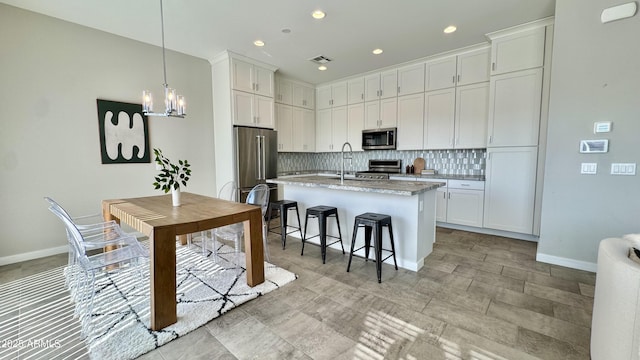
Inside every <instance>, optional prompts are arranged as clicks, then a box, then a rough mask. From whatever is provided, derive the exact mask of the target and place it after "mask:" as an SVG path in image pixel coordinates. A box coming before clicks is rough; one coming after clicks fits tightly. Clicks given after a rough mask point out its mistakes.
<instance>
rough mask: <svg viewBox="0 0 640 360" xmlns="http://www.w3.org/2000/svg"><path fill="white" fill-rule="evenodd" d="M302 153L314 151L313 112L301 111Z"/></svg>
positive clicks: (314, 124) (314, 123)
mask: <svg viewBox="0 0 640 360" xmlns="http://www.w3.org/2000/svg"><path fill="white" fill-rule="evenodd" d="M302 120H303V121H302V123H303V124H302V137H303V139H304V141H303V143H302V151H304V152H313V151H316V119H315V116H314V112H313V111H311V110H309V109H304V110H302Z"/></svg>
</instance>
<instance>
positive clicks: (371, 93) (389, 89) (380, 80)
mask: <svg viewBox="0 0 640 360" xmlns="http://www.w3.org/2000/svg"><path fill="white" fill-rule="evenodd" d="M396 96H398V72H397V70H396V69H393V70H388V71H384V72H381V73H377V74H371V75H367V76H365V77H364V100H365V101H372V100H380V99H388V98H392V97H396Z"/></svg>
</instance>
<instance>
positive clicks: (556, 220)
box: [538, 0, 640, 270]
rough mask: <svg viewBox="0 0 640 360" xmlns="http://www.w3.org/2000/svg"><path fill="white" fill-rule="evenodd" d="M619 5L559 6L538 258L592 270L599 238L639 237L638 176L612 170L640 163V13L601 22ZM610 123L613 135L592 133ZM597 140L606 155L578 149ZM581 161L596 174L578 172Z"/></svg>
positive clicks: (609, 1)
mask: <svg viewBox="0 0 640 360" xmlns="http://www.w3.org/2000/svg"><path fill="white" fill-rule="evenodd" d="M619 3H620V2H619V1H617V0H600V1H582V0H557V1H556V15H555V20H556V21H555V35H554V46H553V60H552V71H551V92H550V94H551V97H550V104H549V127H548V145H547V158H546V170H545V177H544V193H543V200H542V219H541V232H540V241H539V245H538V259H539V260H543V261H548V262H553V263H561V264H563V265H568V266H572V267H577V268H585V269H591V270H595V263H596V258H597V251H598V244H599V242H600V240H602V239H604V238H606V237H617V236H621V235H623V234H628V233H640V172H638V174H637V175H636V176H614V175H610V173H609V172H610V168H611V163H612V162H629V163H632V162H635V163H637V164H638V165H640V149H639V148H638V143H639V142H638V139H639V138H640V66H639V65H640V45H639V42H638V34H640V16H639V15H638V14H636V16H634V17H632V18H629V19H625V20H620V21H615V22H611V23H608V24H602V23H600V13H601V12H602V10H603V9H604V8H607V7H610V6H614V5H618V4H619ZM605 120H606V121H612V122H613V131H612V132H610V133H606V134H598V135H595V134H594V133H593V123H594V122H596V121H605ZM600 138H603V139H609V152H608V153H606V154H581V153H579V152H578V144H579V142H580V140H583V139H600ZM582 162H594V163H597V164H598V173H597V174H596V175H580V164H581V163H582ZM637 170H640V168H638V169H637Z"/></svg>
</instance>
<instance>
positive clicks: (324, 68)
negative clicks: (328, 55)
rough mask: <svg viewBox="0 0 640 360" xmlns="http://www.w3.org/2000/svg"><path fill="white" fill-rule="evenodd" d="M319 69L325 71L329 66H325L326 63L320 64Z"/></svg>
mask: <svg viewBox="0 0 640 360" xmlns="http://www.w3.org/2000/svg"><path fill="white" fill-rule="evenodd" d="M318 70H320V71H325V70H327V67H326V66H324V65H320V66H318Z"/></svg>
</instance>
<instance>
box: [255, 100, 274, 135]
mask: <svg viewBox="0 0 640 360" xmlns="http://www.w3.org/2000/svg"><path fill="white" fill-rule="evenodd" d="M273 105H274V103H273V98H270V97H266V96H258V95H254V116H255V123H256V125H258V126H260V127H265V128H270V129H273V127H274V125H275V122H274V120H273Z"/></svg>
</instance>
